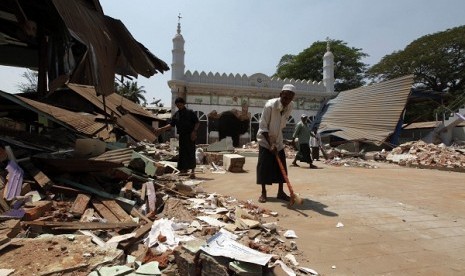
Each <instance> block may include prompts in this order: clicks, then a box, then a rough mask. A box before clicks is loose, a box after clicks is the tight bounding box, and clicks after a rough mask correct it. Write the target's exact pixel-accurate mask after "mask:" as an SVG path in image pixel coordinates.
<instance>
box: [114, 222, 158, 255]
mask: <svg viewBox="0 0 465 276" xmlns="http://www.w3.org/2000/svg"><path fill="white" fill-rule="evenodd" d="M152 224H153V223H147V224H145V225H144V226H141V227H139V228H137V229H136V230H135V232H136V235H135V236H134V238H131V239H129V240H126V241H124V242H121V243H120V246H121V247H122V248H124V249H127V248H129V247H130V246H131V245H133V244H134V241H138V240H140V239H141V238H143V237H144V236H145V234H147V233H148V232H149V231H150V230H151V229H152Z"/></svg>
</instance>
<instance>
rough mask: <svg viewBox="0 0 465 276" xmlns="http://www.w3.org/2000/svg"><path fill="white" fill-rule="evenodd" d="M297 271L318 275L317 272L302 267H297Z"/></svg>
mask: <svg viewBox="0 0 465 276" xmlns="http://www.w3.org/2000/svg"><path fill="white" fill-rule="evenodd" d="M299 270H300V271H303V272H305V273H310V274H312V275H318V272H316V270H314V269H311V268H308V267H303V266H301V267H299Z"/></svg>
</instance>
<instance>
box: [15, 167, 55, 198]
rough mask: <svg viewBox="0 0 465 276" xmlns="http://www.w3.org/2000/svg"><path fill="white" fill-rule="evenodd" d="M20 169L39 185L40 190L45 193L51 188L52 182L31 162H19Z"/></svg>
mask: <svg viewBox="0 0 465 276" xmlns="http://www.w3.org/2000/svg"><path fill="white" fill-rule="evenodd" d="M21 167H22V168H24V169H25V170H26V171H27V172H28V173H29V174H30V175H31V176H32V177H33V178H34V180H35V181H36V182H37V184H39V186H40V187H42V189H44V190H45V191H47V190H48V189H50V187H52V186H53V184H54V183H53V181H52V180H50V178H48V176H46V175H45V174H44V173H43V172H42V171H41V170H39V169H38V168H37V167H36V166H34V164H33V163H32V162H31V161H24V162H21Z"/></svg>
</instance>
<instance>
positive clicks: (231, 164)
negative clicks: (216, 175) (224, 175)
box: [223, 154, 245, 172]
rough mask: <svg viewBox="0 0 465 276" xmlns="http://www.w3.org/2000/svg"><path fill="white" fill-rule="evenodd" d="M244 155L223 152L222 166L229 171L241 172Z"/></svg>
mask: <svg viewBox="0 0 465 276" xmlns="http://www.w3.org/2000/svg"><path fill="white" fill-rule="evenodd" d="M244 164H245V157H244V156H242V155H239V154H224V155H223V167H224V169H225V170H227V171H229V172H243V171H244V168H243V167H244Z"/></svg>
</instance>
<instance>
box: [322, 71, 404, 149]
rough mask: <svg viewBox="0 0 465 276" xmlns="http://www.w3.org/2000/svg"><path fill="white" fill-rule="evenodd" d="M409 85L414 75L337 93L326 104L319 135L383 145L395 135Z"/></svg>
mask: <svg viewBox="0 0 465 276" xmlns="http://www.w3.org/2000/svg"><path fill="white" fill-rule="evenodd" d="M412 84H413V76H412V75H409V76H405V77H401V78H397V79H393V80H389V81H385V82H382V83H378V84H373V85H369V86H364V87H360V88H357V89H353V90H348V91H344V92H340V93H339V95H338V96H337V97H336V98H335V99H332V100H330V101H329V102H328V109H327V111H326V113H325V114H324V115H323V117H322V120H321V123H320V128H319V130H318V132H320V133H321V132H332V133H331V135H334V136H337V137H340V138H342V139H344V140H349V141H354V140H365V141H369V142H372V143H374V144H376V145H380V144H382V143H383V142H384V141H385V140H386V139H387V138H388V137H389V135H391V134H392V133H393V132H394V130H395V128H396V125H397V123H398V121H399V119H400V116H401V114H402V111H403V110H404V108H405V105H406V103H407V98H408V96H409V94H410V90H411V87H412Z"/></svg>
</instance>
